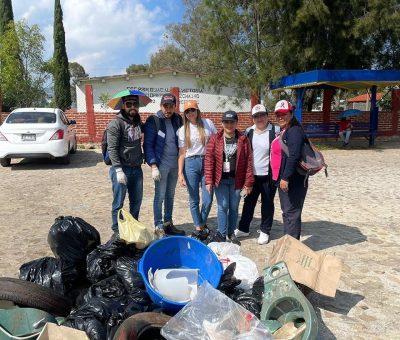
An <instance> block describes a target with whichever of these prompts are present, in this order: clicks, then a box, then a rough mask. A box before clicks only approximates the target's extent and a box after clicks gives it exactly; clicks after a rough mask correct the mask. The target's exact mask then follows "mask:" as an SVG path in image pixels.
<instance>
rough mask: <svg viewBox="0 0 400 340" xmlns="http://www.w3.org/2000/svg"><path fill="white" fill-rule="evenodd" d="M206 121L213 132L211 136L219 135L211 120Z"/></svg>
mask: <svg viewBox="0 0 400 340" xmlns="http://www.w3.org/2000/svg"><path fill="white" fill-rule="evenodd" d="M205 121H206V122H207V125H208V129H209V130H210V131H211V134H212V135H213V134H215V133H217V129H216V128H215V125H214V123H213V121H212V120H211V119H208V118H206V119H205Z"/></svg>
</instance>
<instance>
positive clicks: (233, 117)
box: [222, 111, 238, 122]
mask: <svg viewBox="0 0 400 340" xmlns="http://www.w3.org/2000/svg"><path fill="white" fill-rule="evenodd" d="M227 120H230V121H232V122H234V121H236V122H237V121H238V115H237V113H236V112H235V111H226V112H224V114H223V115H222V121H227Z"/></svg>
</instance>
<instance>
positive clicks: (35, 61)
mask: <svg viewBox="0 0 400 340" xmlns="http://www.w3.org/2000/svg"><path fill="white" fill-rule="evenodd" d="M7 27H8V28H7V29H6V31H5V33H4V34H3V35H2V36H1V38H0V84H1V89H2V94H3V98H4V102H5V103H7V104H8V105H9V106H13V107H20V106H39V105H40V104H43V102H44V101H45V96H46V94H45V92H44V86H45V84H46V81H47V80H48V78H49V72H48V70H47V69H46V63H45V62H44V61H43V52H44V42H45V38H44V36H43V35H42V34H41V33H40V30H39V27H38V26H37V25H32V26H28V25H27V24H26V22H25V21H23V20H22V21H19V22H17V23H16V24H15V25H14V23H13V22H11V23H10V24H9V25H8V26H7Z"/></svg>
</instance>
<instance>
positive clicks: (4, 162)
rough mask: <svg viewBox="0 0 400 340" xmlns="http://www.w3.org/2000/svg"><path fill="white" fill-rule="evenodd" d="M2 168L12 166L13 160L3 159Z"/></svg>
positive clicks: (0, 161)
mask: <svg viewBox="0 0 400 340" xmlns="http://www.w3.org/2000/svg"><path fill="white" fill-rule="evenodd" d="M0 164H1V166H4V167H8V166H10V165H11V158H2V159H0Z"/></svg>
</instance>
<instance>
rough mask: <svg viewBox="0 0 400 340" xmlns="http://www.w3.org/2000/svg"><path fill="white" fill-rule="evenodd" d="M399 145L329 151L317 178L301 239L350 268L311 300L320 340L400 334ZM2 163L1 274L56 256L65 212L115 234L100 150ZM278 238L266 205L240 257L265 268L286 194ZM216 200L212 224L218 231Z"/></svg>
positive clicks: (186, 217)
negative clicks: (264, 237) (54, 234)
mask: <svg viewBox="0 0 400 340" xmlns="http://www.w3.org/2000/svg"><path fill="white" fill-rule="evenodd" d="M399 147H400V142H399V141H398V140H397V141H395V142H392V143H387V144H385V143H383V144H382V146H380V147H378V148H375V149H367V148H351V149H346V150H340V149H339V150H337V149H336V150H326V151H324V155H325V157H326V161H327V163H328V164H329V177H328V178H325V177H324V176H323V174H317V175H316V176H314V177H312V178H311V179H310V188H309V192H308V196H307V198H306V203H305V207H304V213H303V232H302V241H304V242H305V243H306V244H307V245H308V246H310V247H311V248H312V249H314V250H317V251H319V250H321V251H326V252H327V253H330V254H334V253H335V254H336V255H337V256H340V257H341V258H343V260H344V263H345V265H344V268H343V273H342V276H341V280H340V283H339V287H338V291H337V294H336V297H335V298H327V297H324V296H321V295H318V294H316V293H311V294H310V295H309V296H308V297H309V299H310V301H311V303H312V304H313V306H314V307H315V309H316V312H317V315H318V318H319V329H320V331H319V334H320V338H321V339H335V338H337V339H394V338H399V335H398V334H399V333H398V331H397V321H398V317H399V315H400V307H399V305H400V298H399V296H400V278H399V272H400V264H399V233H398V230H399V227H400V217H399V212H398V211H399V206H400V204H399V203H400V200H399V198H400V193H399V191H400V190H399V189H400V184H399V183H400V171H399V169H400V157H399V156H400V151H399ZM13 163H14V164H13V165H12V166H11V167H10V168H1V169H0V183H1V189H0V242H1V243H0V244H1V247H0V258H1V263H0V276H11V277H17V276H18V269H19V267H20V265H22V264H23V263H25V262H28V261H30V260H33V259H37V258H39V257H43V256H51V255H52V253H51V251H50V249H49V246H48V244H47V233H48V231H49V228H50V226H51V225H52V223H53V221H54V219H55V218H56V217H57V216H60V215H72V216H79V217H82V218H83V219H85V220H86V221H87V222H89V223H91V224H92V225H94V226H95V227H96V228H97V229H98V230H99V232H100V234H101V236H102V240H103V241H106V240H108V238H109V237H110V235H111V230H110V224H111V217H110V207H111V184H110V181H109V179H108V169H109V168H108V167H107V166H106V165H104V164H103V163H102V159H101V153H100V151H99V150H85V149H83V150H78V153H77V154H76V155H73V156H72V162H71V164H70V165H68V166H63V165H59V164H55V163H54V161H50V160H19V162H18V161H15V160H14V161H13ZM143 169H144V173H145V190H144V200H143V205H142V209H141V221H143V222H146V223H149V224H152V220H153V214H152V197H153V183H152V180H151V176H150V171H149V168H148V167H147V166H143ZM276 205H277V208H276V213H275V220H274V226H273V230H272V235H271V238H272V241H271V242H270V243H269V244H268V245H264V246H258V245H257V244H256V238H257V236H258V234H257V232H256V231H257V226H258V224H259V221H260V219H259V218H260V213H259V207H257V208H256V215H255V219H254V220H253V223H252V226H251V235H250V237H248V238H247V239H245V240H244V241H243V242H242V247H241V249H242V254H243V255H245V256H248V257H250V258H251V259H252V260H253V261H255V262H256V264H257V266H258V268H259V270H260V273H261V271H262V268H263V267H265V264H266V261H267V259H268V257H269V255H270V252H271V249H272V245H273V242H274V240H276V239H277V238H279V237H280V236H282V231H281V229H282V224H281V223H282V218H281V211H280V209H279V200H278V198H276ZM215 216H216V207H215V203H214V204H213V208H212V210H211V214H210V220H209V225H211V226H212V227H214V228H215V227H216V218H215ZM174 221H175V224H176V225H177V226H179V227H182V228H184V229H186V231H187V232H190V231H191V217H190V212H189V208H188V195H187V193H186V189H182V188H178V189H177V193H176V200H175V210H174Z"/></svg>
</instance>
